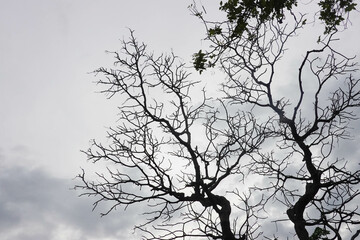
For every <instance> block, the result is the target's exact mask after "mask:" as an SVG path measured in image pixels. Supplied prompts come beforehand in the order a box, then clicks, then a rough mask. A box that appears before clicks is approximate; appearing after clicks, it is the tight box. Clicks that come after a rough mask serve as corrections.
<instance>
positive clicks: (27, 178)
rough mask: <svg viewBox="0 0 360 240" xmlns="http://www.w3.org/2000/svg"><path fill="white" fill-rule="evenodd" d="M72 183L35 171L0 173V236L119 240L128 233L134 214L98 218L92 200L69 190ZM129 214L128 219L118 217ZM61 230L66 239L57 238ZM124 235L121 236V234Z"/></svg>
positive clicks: (20, 169)
mask: <svg viewBox="0 0 360 240" xmlns="http://www.w3.org/2000/svg"><path fill="white" fill-rule="evenodd" d="M74 184H75V183H74V181H71V180H67V179H58V178H54V177H52V176H49V175H48V174H46V172H44V171H42V170H40V169H35V170H29V169H26V168H25V167H11V168H3V169H1V170H0V235H1V236H2V239H5V240H32V239H37V240H41V239H44V240H45V239H46V240H53V239H54V240H55V239H56V240H57V239H69V237H70V235H71V237H70V238H71V239H74V240H88V239H101V238H105V237H106V238H107V239H119V238H120V239H121V238H126V237H125V236H126V235H127V233H131V231H132V230H131V227H132V226H133V220H134V216H136V215H134V214H132V213H131V209H129V210H130V211H126V212H123V211H121V210H119V211H116V212H114V213H112V214H110V215H108V216H105V217H103V218H100V216H99V212H96V211H95V212H91V208H92V202H93V201H94V199H91V198H78V197H77V195H78V194H79V193H78V192H76V191H74V190H70V188H71V187H72V186H73V185H74ZM119 214H121V215H123V214H129V216H126V217H124V216H119ZM59 228H62V230H65V231H61V232H64V233H66V232H67V234H69V236H65V235H64V236H56V235H57V233H59V232H60V231H59ZM122 234H123V235H122Z"/></svg>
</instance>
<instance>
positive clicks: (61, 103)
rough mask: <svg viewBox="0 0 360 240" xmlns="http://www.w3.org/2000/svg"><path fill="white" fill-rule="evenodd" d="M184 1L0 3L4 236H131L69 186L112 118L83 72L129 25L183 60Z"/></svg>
mask: <svg viewBox="0 0 360 240" xmlns="http://www.w3.org/2000/svg"><path fill="white" fill-rule="evenodd" d="M191 2H192V1H190V0H182V1H178V0H153V1H148V0H132V1H125V0H116V1H115V0H103V1H99V0H97V1H95V0H75V1H74V0H32V1H28V0H0V3H1V6H0V236H1V239H2V240H35V239H36V240H60V239H74V240H78V239H79V240H80V239H81V240H91V239H104V240H106V239H108V240H112V239H126V238H127V237H126V236H128V234H129V233H131V232H129V229H131V227H132V223H133V222H134V221H136V218H138V215H136V213H134V212H132V210H131V209H130V211H127V212H124V211H122V210H119V211H117V212H114V213H112V214H110V215H109V216H107V217H103V218H100V217H99V212H98V211H95V212H91V204H92V199H87V198H78V197H77V194H78V193H77V192H75V191H73V190H70V189H71V188H72V187H73V185H74V180H73V178H74V176H75V175H76V174H77V173H79V171H80V166H86V164H87V163H86V159H85V156H84V155H83V154H82V153H81V152H80V150H82V149H83V150H84V149H86V148H87V147H88V146H89V140H90V139H92V138H102V137H104V136H105V132H106V127H108V126H111V125H112V124H113V123H114V121H115V120H116V105H115V104H114V103H111V102H110V103H109V101H107V100H106V98H105V97H104V96H103V95H101V94H97V93H95V92H96V91H98V90H99V89H97V88H96V85H95V84H94V81H95V80H96V78H95V77H94V76H93V75H92V74H89V72H91V71H92V70H94V69H96V68H97V67H100V66H104V65H109V63H111V57H110V56H109V55H106V54H105V50H117V49H119V48H120V41H119V39H120V40H121V39H122V38H124V37H126V36H128V35H129V32H128V28H131V29H135V35H136V36H137V37H138V38H139V39H140V40H142V41H144V42H146V43H147V44H148V45H149V46H150V48H151V49H154V50H155V51H158V52H159V51H164V52H168V51H170V50H173V51H174V52H175V53H178V55H180V56H182V57H183V58H184V59H185V60H189V59H190V56H191V54H192V53H194V52H196V51H198V50H199V48H201V46H202V42H201V41H200V39H201V38H202V37H203V36H204V35H203V34H204V31H203V28H202V26H201V24H200V23H199V21H198V20H197V19H196V18H194V17H192V16H191V15H190V12H189V10H188V9H187V6H188V5H189V4H190V3H191ZM354 24H355V23H354ZM357 26H360V25H357ZM351 34H352V35H351V36H352V38H354V37H356V36H358V35H356V34H357V32H356V31H353V32H352V33H351ZM354 41H355V40H354ZM350 49H351V48H347V50H349V51H350Z"/></svg>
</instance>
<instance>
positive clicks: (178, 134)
mask: <svg viewBox="0 0 360 240" xmlns="http://www.w3.org/2000/svg"><path fill="white" fill-rule="evenodd" d="M229 2H230V1H229ZM294 2H295V1H291V4H293V3H294ZM350 2H351V1H350ZM282 7H286V5H284V6H282ZM223 8H224V6H223ZM288 8H289V9H290V10H289V12H288V14H282V15H281V14H280V15H277V14H276V17H275V18H272V17H270V18H267V17H264V16H262V17H261V18H260V17H259V18H256V16H255V18H253V19H252V20H251V21H248V22H246V25H245V26H243V25H242V26H243V28H241V31H240V30H239V21H236V19H231V18H230V17H229V15H228V19H225V20H224V21H216V22H214V21H212V22H209V21H207V20H205V18H204V14H203V13H202V12H200V11H199V10H198V9H197V8H196V7H193V8H191V10H192V11H193V13H194V14H195V15H196V16H198V17H199V18H200V19H201V20H202V21H203V23H204V26H205V27H206V29H207V30H208V33H209V34H208V36H207V38H206V39H207V41H209V42H210V44H209V46H210V47H209V49H208V50H207V51H199V52H198V53H197V54H195V55H194V63H195V68H196V69H197V70H200V71H204V70H206V68H207V67H213V66H218V67H219V68H220V69H221V70H222V71H223V72H224V73H225V74H226V77H227V79H226V80H224V83H223V84H222V86H221V89H220V90H219V95H218V96H216V97H213V96H209V95H208V93H207V91H206V88H203V87H202V85H201V82H199V81H192V80H190V77H191V75H190V73H189V72H188V71H186V69H187V67H186V66H185V64H184V63H182V62H181V61H180V59H179V58H178V57H177V56H176V55H174V54H173V53H172V54H169V55H165V54H163V55H160V56H155V55H154V54H153V53H151V52H149V51H148V50H147V46H146V45H145V44H144V43H139V42H137V40H136V38H135V37H134V34H133V32H132V31H131V32H130V39H129V40H124V41H123V42H122V49H121V51H120V52H112V53H111V54H112V55H113V56H114V57H115V66H114V67H113V68H99V69H98V70H96V71H95V73H96V74H98V75H99V76H100V80H99V84H100V85H101V86H103V92H104V93H105V94H107V95H108V97H109V98H113V99H114V98H116V99H118V98H119V99H120V100H121V103H120V104H119V114H120V115H119V125H118V126H116V127H114V128H111V129H110V130H109V132H108V138H109V139H110V144H107V145H103V144H101V143H99V142H97V141H93V142H92V146H91V147H90V148H89V150H88V151H86V152H85V153H86V155H87V157H88V159H89V160H90V161H92V162H94V163H97V162H103V163H105V164H106V167H107V168H106V171H104V172H100V173H97V179H96V180H91V178H90V179H89V178H88V177H87V175H86V174H85V170H83V171H82V173H81V174H79V176H78V177H79V178H80V179H81V182H82V184H79V185H78V186H76V188H78V189H82V194H81V195H86V196H94V197H96V198H97V199H96V201H95V203H94V208H95V207H97V206H98V205H99V204H101V203H105V202H110V203H111V205H110V207H109V209H107V211H105V212H104V213H103V215H107V214H108V213H109V212H111V211H112V210H114V209H115V208H117V207H124V208H127V207H131V206H132V205H137V206H143V205H146V206H147V207H146V208H141V209H145V210H144V211H143V212H142V213H143V215H144V220H143V221H142V222H140V223H139V225H137V226H136V227H135V229H137V230H139V231H141V232H142V233H143V234H144V238H146V239H180V238H181V239H190V238H197V239H200V238H207V239H224V240H233V239H243V240H245V239H259V238H267V239H270V238H269V236H271V235H273V234H274V232H267V231H268V229H265V228H263V227H262V226H261V224H262V223H263V222H266V221H275V222H277V221H285V220H286V221H288V222H291V223H292V224H293V226H294V229H295V235H296V236H297V237H298V238H299V239H301V240H305V239H306V240H307V239H313V240H314V239H321V238H323V237H325V236H326V237H327V239H342V238H345V237H346V236H349V233H350V234H351V235H352V236H351V238H352V239H355V238H356V237H357V236H358V235H359V234H360V229H359V227H358V226H359V224H360V212H359V210H358V203H357V202H358V201H359V193H360V192H359V191H360V190H359V186H358V184H359V182H360V169H359V165H358V163H357V162H356V163H354V162H351V161H350V160H345V159H341V158H338V157H337V156H336V151H335V147H336V146H337V145H336V143H341V142H343V141H345V140H348V139H351V138H350V134H349V132H348V130H349V124H350V123H351V122H352V121H353V120H355V119H356V114H355V112H353V109H356V108H358V107H359V106H360V89H359V84H360V79H359V78H357V77H356V74H357V72H356V70H357V64H356V62H355V61H354V60H355V58H351V57H347V56H345V55H344V54H342V53H341V52H339V51H337V50H336V49H335V48H334V47H333V42H334V41H335V39H336V34H337V31H336V26H335V25H332V26H331V27H329V28H327V30H326V31H325V34H324V35H321V37H320V38H319V40H318V45H317V46H316V48H313V49H310V50H308V51H306V52H305V53H304V57H303V59H302V61H301V62H300V64H299V66H296V67H295V69H297V74H296V76H293V77H292V78H293V79H291V80H289V81H295V82H296V86H297V87H296V90H295V92H292V93H291V94H288V95H284V96H283V95H281V94H280V93H279V91H278V88H277V86H276V84H277V83H278V81H288V80H284V79H283V78H282V77H281V73H282V71H281V69H280V67H281V64H282V57H283V56H284V55H285V54H286V44H288V41H289V39H291V38H293V37H295V36H296V34H298V32H300V31H301V30H302V29H303V28H304V27H306V26H307V25H306V21H305V18H304V16H303V15H301V14H295V13H294V12H293V11H292V10H291V7H288ZM265 12H266V11H265ZM280 13H281V11H280ZM278 16H280V17H279V18H277V17H278ZM285 17H286V19H285ZM285 20H286V21H285ZM240 23H241V22H240ZM309 81H310V83H309ZM307 84H310V86H311V88H310V89H309V88H306V87H305V85H307ZM274 143H275V144H274ZM271 144H273V145H271ZM269 148H270V149H271V150H270V151H267V149H269ZM254 177H257V178H261V179H264V181H263V184H262V185H260V184H259V183H256V184H254V183H253V181H252V180H253V179H254ZM273 202H275V203H276V204H278V205H279V206H282V207H283V213H284V214H283V215H281V214H279V216H268V215H267V209H268V208H271V204H270V203H273ZM284 217H286V218H287V219H284ZM309 232H310V233H309Z"/></svg>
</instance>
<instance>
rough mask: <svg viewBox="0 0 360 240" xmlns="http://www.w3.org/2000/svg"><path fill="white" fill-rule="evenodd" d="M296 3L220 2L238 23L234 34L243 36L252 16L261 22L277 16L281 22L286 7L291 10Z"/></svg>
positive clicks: (286, 0) (260, 0) (264, 0)
mask: <svg viewBox="0 0 360 240" xmlns="http://www.w3.org/2000/svg"><path fill="white" fill-rule="evenodd" d="M296 5H297V1H296V0H243V1H240V0H229V1H227V2H225V3H224V2H222V1H221V2H220V10H222V11H225V12H226V13H227V18H228V20H229V21H230V22H231V23H236V27H235V29H234V35H236V36H241V35H242V33H243V32H244V31H245V30H246V28H247V26H248V21H249V20H250V19H251V18H257V19H259V21H260V23H264V22H265V21H267V20H270V19H275V18H276V19H277V20H278V21H279V22H280V23H281V22H282V21H283V19H284V15H285V14H284V9H286V10H291V9H292V7H293V6H296Z"/></svg>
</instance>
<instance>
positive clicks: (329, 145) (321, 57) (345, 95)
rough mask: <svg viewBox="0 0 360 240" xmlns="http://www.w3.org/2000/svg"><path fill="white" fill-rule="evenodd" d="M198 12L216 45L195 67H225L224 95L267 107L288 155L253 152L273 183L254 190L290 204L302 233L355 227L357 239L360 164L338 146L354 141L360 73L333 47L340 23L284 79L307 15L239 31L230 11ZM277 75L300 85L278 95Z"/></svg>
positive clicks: (280, 148)
mask: <svg viewBox="0 0 360 240" xmlns="http://www.w3.org/2000/svg"><path fill="white" fill-rule="evenodd" d="M229 2H230V1H229ZM236 10H237V9H236ZM193 12H194V14H195V15H196V16H198V17H199V18H200V19H201V20H202V21H203V22H204V25H205V27H206V29H207V30H208V33H209V34H208V37H207V40H208V41H210V43H211V44H210V46H211V47H210V50H209V51H208V52H204V53H202V55H199V54H198V55H196V58H197V59H196V61H195V62H194V63H195V67H197V68H198V69H200V70H202V71H203V70H205V69H206V68H207V67H212V66H215V65H220V67H221V69H222V70H223V71H224V72H225V73H226V75H227V77H228V81H226V82H225V83H224V84H223V92H224V93H225V94H226V99H229V100H230V102H231V103H232V104H233V105H238V106H239V108H241V106H243V105H244V104H250V105H252V106H253V107H254V108H255V109H263V110H262V111H263V112H266V113H268V114H269V115H270V116H273V117H274V119H276V121H273V122H272V125H271V129H268V131H267V132H272V133H273V134H270V135H271V138H274V140H276V141H277V146H276V148H277V152H283V155H282V156H281V155H279V154H278V155H276V157H275V156H274V151H270V152H260V151H259V152H258V155H255V154H253V155H252V156H253V161H252V162H251V163H250V164H249V166H248V167H249V171H250V172H253V173H255V174H257V175H260V176H265V177H269V182H268V183H269V184H268V185H265V186H257V187H253V188H252V189H253V190H258V191H263V192H269V191H270V193H271V194H270V196H269V198H268V199H276V201H278V202H280V203H282V204H283V205H284V206H285V207H286V208H287V216H288V219H289V220H290V221H291V222H292V223H293V226H294V228H295V232H296V235H297V237H298V238H299V239H304V240H305V239H319V238H321V237H322V236H325V235H327V238H326V239H342V238H343V237H342V236H348V235H346V234H347V233H345V232H346V230H347V231H349V232H350V233H351V232H353V231H355V232H354V233H353V236H352V239H355V237H356V236H358V235H359V233H360V228H359V227H358V225H359V224H360V212H359V210H358V207H359V205H358V202H359V194H360V190H359V186H358V184H359V182H360V169H359V164H358V160H357V159H355V160H354V159H351V160H345V159H339V158H338V157H337V156H336V155H335V154H334V148H335V146H336V143H339V142H341V141H342V140H346V139H349V138H350V139H351V135H350V134H349V131H348V130H349V129H348V126H349V123H350V122H352V121H353V120H356V119H357V117H356V114H355V113H354V112H353V109H355V108H359V107H360V87H359V85H360V79H359V77H358V73H357V70H358V69H357V67H358V65H357V62H355V61H354V60H355V57H347V56H345V55H344V54H342V53H341V52H339V51H338V50H336V49H335V48H334V47H333V45H334V42H335V41H336V40H338V39H336V34H337V25H339V23H337V25H336V24H334V23H332V24H333V25H331V26H327V28H326V31H325V34H324V35H321V36H319V39H318V44H317V45H318V46H317V47H316V48H313V49H309V50H307V51H306V52H305V53H304V57H303V59H302V60H301V62H300V64H299V65H298V66H296V68H295V69H298V70H297V74H295V75H294V76H292V77H291V79H283V77H282V76H281V72H282V70H281V66H283V65H281V64H283V62H282V61H281V60H282V57H283V56H284V55H285V54H286V44H287V42H288V40H289V39H290V38H292V37H294V36H296V34H297V33H298V32H299V31H300V30H302V29H303V28H304V27H306V19H305V17H304V15H302V14H295V13H294V11H289V14H287V15H286V20H287V21H286V24H283V23H282V20H283V18H285V15H282V17H281V21H280V20H279V19H276V18H268V19H265V20H264V19H260V18H261V16H260V17H258V18H257V17H254V19H252V21H248V22H246V28H245V27H244V28H243V29H242V30H241V31H240V32H239V30H238V29H239V28H238V25H239V21H236V19H231V18H230V17H229V15H228V19H226V20H225V21H222V22H219V21H218V22H209V21H206V20H205V19H204V16H203V13H202V12H200V11H198V10H197V9H196V8H193ZM230 13H231V12H230ZM230 13H229V14H230ZM342 19H343V20H344V19H345V18H342ZM335 25H336V26H335ZM208 59H210V60H208ZM199 63H202V65H199ZM279 73H280V74H279ZM279 81H293V82H294V81H296V82H297V89H295V91H292V92H291V93H290V94H287V95H285V96H283V95H280V96H279V94H278V92H279V91H277V90H278V88H277V87H276V84H278V83H279ZM304 85H307V86H311V89H309V88H307V89H305V87H304ZM277 86H279V84H278V85H277ZM273 114H274V115H273ZM267 126H269V125H267ZM353 161H355V162H353ZM301 188H303V190H299V189H301ZM278 220H279V219H278ZM356 226H357V227H356ZM314 227H316V229H315V231H314V233H313V234H312V235H311V236H310V234H309V228H312V229H313V228H314ZM342 234H344V235H342Z"/></svg>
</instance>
